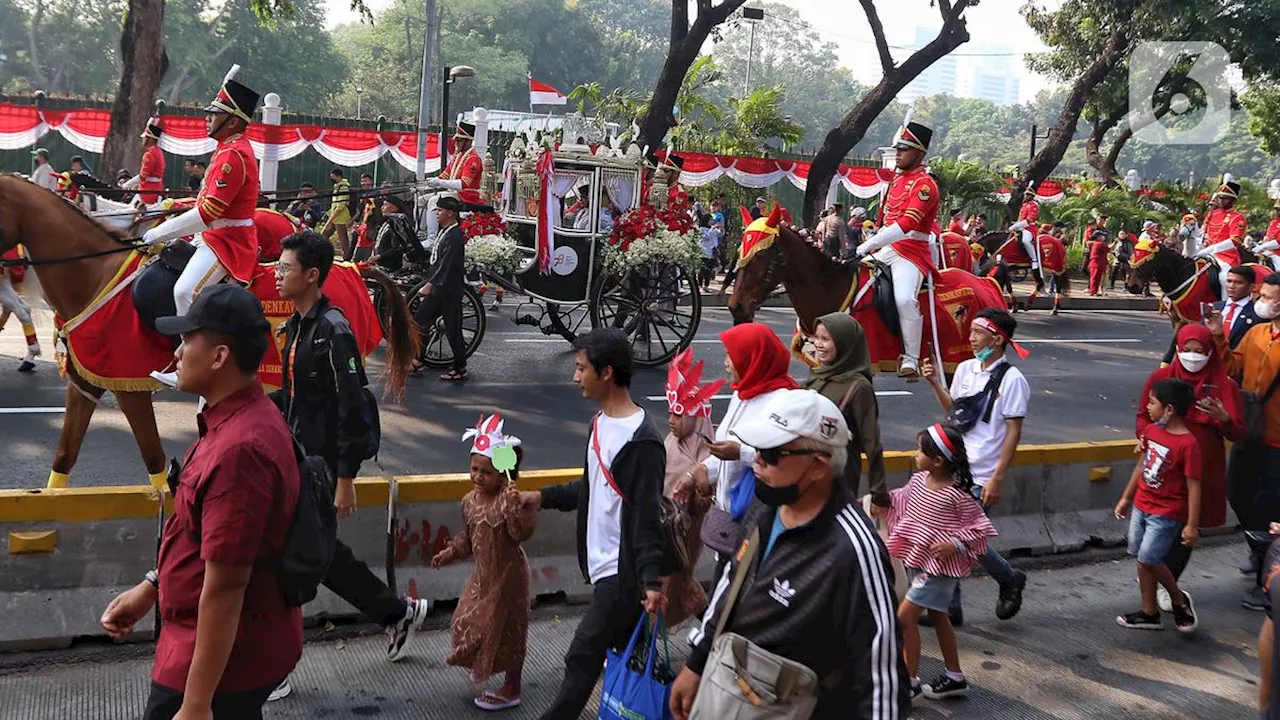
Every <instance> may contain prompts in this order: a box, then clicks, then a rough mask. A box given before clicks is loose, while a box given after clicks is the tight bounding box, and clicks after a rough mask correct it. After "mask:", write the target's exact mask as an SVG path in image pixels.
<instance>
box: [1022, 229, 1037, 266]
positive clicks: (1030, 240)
mask: <svg viewBox="0 0 1280 720" xmlns="http://www.w3.org/2000/svg"><path fill="white" fill-rule="evenodd" d="M1022 248H1023V249H1024V250H1026V251H1027V257H1029V258H1031V267H1033V268H1039V267H1040V253H1039V251H1038V249H1037V248H1036V236H1035V233H1033V232H1031V231H1030V230H1023V231H1022Z"/></svg>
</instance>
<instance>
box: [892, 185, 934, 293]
mask: <svg viewBox="0 0 1280 720" xmlns="http://www.w3.org/2000/svg"><path fill="white" fill-rule="evenodd" d="M938 199H939V193H938V183H937V182H935V181H934V179H933V178H932V177H930V176H929V173H927V172H925V169H924V166H920V167H918V168H916V169H914V170H908V171H906V172H901V173H897V174H895V175H894V176H893V180H891V181H890V182H889V191H888V192H886V193H885V196H884V204H883V205H882V206H881V209H880V227H882V228H884V227H888V226H890V225H892V224H894V223H897V224H898V227H900V228H902V230H903V232H905V233H906V234H907V239H905V240H899V241H898V242H896V243H894V244H893V246H892V247H893V249H894V250H895V251H896V252H897V253H898V254H899V255H901V256H902V257H904V258H906V259H907V260H910V261H911V264H912V265H915V266H916V268H918V269H919V270H920V272H921V273H922V274H924V275H929V274H930V273H932V272H935V269H934V266H933V256H932V253H931V252H930V250H929V232H930V230H932V228H933V227H934V225H935V224H936V223H937V222H938Z"/></svg>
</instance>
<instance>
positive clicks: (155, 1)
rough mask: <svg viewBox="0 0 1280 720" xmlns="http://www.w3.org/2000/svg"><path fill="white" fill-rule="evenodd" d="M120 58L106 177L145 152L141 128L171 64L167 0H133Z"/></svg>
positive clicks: (102, 164) (102, 169) (103, 168)
mask: <svg viewBox="0 0 1280 720" xmlns="http://www.w3.org/2000/svg"><path fill="white" fill-rule="evenodd" d="M120 59H121V66H120V84H119V86H118V87H117V88H116V96H115V101H114V102H113V103H112V104H111V127H110V128H109V129H108V130H107V139H106V142H105V144H104V145H103V147H102V159H101V160H100V161H99V166H98V172H99V173H101V175H102V177H111V176H113V175H115V173H116V171H117V170H119V169H120V168H122V167H125V158H127V157H137V156H138V154H139V153H141V152H142V140H141V139H140V138H139V137H138V128H141V127H145V126H146V122H147V118H148V117H150V116H151V112H152V110H153V107H152V104H153V103H154V102H155V100H156V92H157V91H158V90H159V89H160V81H161V80H162V79H163V78H164V73H165V70H166V69H167V68H168V66H169V57H168V56H167V55H166V54H165V51H164V0H129V9H128V10H126V11H125V14H124V31H123V32H122V33H121V34H120Z"/></svg>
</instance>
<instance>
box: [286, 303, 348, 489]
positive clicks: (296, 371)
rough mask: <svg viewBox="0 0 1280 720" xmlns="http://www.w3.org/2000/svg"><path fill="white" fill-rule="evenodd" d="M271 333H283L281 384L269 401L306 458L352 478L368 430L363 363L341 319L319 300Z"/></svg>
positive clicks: (333, 308) (342, 318)
mask: <svg viewBox="0 0 1280 720" xmlns="http://www.w3.org/2000/svg"><path fill="white" fill-rule="evenodd" d="M276 332H284V334H285V345H284V351H283V352H282V353H281V358H282V359H283V360H284V362H283V363H281V364H282V366H283V367H282V370H281V376H282V378H283V381H282V385H281V387H280V389H279V390H277V391H275V392H273V393H271V399H272V400H274V401H275V403H276V405H277V406H279V407H280V411H281V412H283V413H284V418H285V421H286V422H288V423H289V430H290V431H291V432H292V433H293V436H294V437H296V438H297V439H298V442H299V443H301V444H302V447H303V449H305V450H306V451H307V454H308V455H319V456H320V457H323V458H324V460H325V462H326V463H327V464H328V465H329V468H330V470H332V471H333V473H334V476H335V477H339V478H353V477H355V476H356V473H358V472H360V463H361V462H362V461H363V460H364V457H362V456H361V454H362V448H363V447H364V446H365V443H366V441H367V439H368V437H369V434H370V432H371V428H370V427H369V421H368V419H367V418H366V415H365V410H366V408H365V403H366V402H367V400H366V398H365V392H364V387H365V385H366V383H367V381H366V379H365V374H364V360H363V358H361V357H360V346H359V344H358V343H357V342H356V336H355V333H353V332H352V331H351V326H350V325H348V324H347V318H346V316H345V315H343V314H342V311H341V310H339V309H338V308H336V307H334V306H333V305H331V304H330V303H329V298H327V297H324V296H321V297H320V302H318V303H316V305H315V307H313V308H311V310H310V311H309V312H307V314H306V315H305V316H300V315H298V313H294V314H293V315H291V316H290V317H289V319H288V320H286V321H285V323H284V325H283V326H281V330H277V331H276ZM295 346H296V347H297V351H296V353H295V352H294V350H293V348H294V347H295ZM291 354H293V355H294V357H293V362H292V363H291V362H290V361H289V356H290V355H291Z"/></svg>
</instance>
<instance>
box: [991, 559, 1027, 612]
mask: <svg viewBox="0 0 1280 720" xmlns="http://www.w3.org/2000/svg"><path fill="white" fill-rule="evenodd" d="M1026 586H1027V574H1026V573H1024V572H1022V571H1021V570H1014V571H1013V577H1011V578H1009V581H1008V582H1003V583H1000V598H999V599H998V600H996V617H998V618H1000V619H1001V620H1008V619H1010V618H1012V617H1013V616H1014V615H1017V614H1018V611H1019V610H1021V609H1022V590H1023V588H1025V587H1026Z"/></svg>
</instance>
